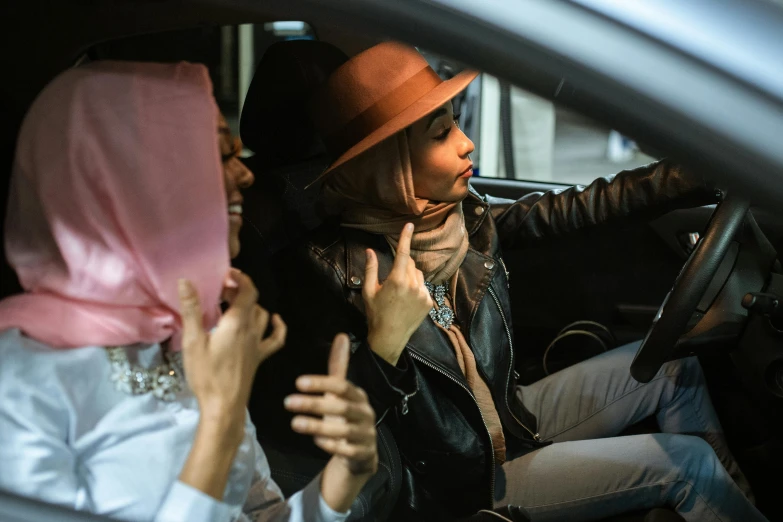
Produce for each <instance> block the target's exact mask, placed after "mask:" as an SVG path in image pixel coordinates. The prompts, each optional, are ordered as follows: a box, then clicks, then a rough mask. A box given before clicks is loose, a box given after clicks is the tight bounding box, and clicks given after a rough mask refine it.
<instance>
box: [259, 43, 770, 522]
mask: <svg viewBox="0 0 783 522" xmlns="http://www.w3.org/2000/svg"><path fill="white" fill-rule="evenodd" d="M475 76H476V73H475V72H470V71H466V72H463V73H461V74H459V75H457V76H456V77H454V78H453V79H451V80H448V81H441V80H440V78H439V77H438V76H437V74H436V73H435V72H434V71H433V70H432V69H431V68H430V67H429V66H428V65H427V63H426V61H425V60H424V59H423V58H422V57H421V56H420V55H419V54H418V53H417V52H416V50H415V49H412V48H410V47H407V46H404V45H401V44H395V43H384V44H380V45H377V46H375V47H373V48H371V49H369V50H367V51H365V52H363V53H361V54H359V55H357V56H355V57H353V58H352V59H351V60H349V61H348V62H347V63H345V64H344V65H343V66H341V67H340V68H338V69H337V70H336V71H335V72H334V73H333V74H332V75H331V77H330V78H329V80H328V81H327V83H326V85H325V87H324V89H323V90H322V92H320V93H319V95H318V96H316V98H315V99H314V101H313V105H312V107H313V111H312V112H313V119H314V121H315V124H316V127H317V128H318V129H319V131H320V133H321V135H322V137H323V139H324V142H325V143H326V145H327V147H328V148H329V150H330V152H332V153H333V154H334V156H335V157H336V158H337V159H336V160H335V161H334V162H333V163H332V165H331V166H330V167H329V169H328V170H327V171H326V173H325V179H324V189H323V190H324V197H325V200H326V202H327V205H328V206H329V207H330V208H331V209H332V210H333V212H334V213H335V214H336V215H337V216H339V223H336V224H333V225H325V226H324V227H322V228H321V229H320V230H318V231H316V233H314V234H313V236H312V237H311V238H310V241H309V242H308V243H307V244H306V245H303V246H302V247H301V248H299V249H298V250H297V251H296V252H295V253H293V254H292V255H291V256H290V257H287V258H286V259H285V263H284V268H283V274H282V276H283V282H284V286H283V287H284V288H287V290H288V291H287V292H284V294H285V301H284V303H283V306H282V308H281V310H280V311H281V313H282V315H283V316H284V317H286V320H287V321H288V323H289V325H290V330H289V331H290V335H289V342H288V348H287V350H285V351H284V353H281V354H280V355H279V356H277V357H276V359H277V360H276V361H272V362H271V363H270V365H269V366H268V368H267V369H272V368H275V370H272V371H279V372H284V371H286V368H288V369H289V371H291V369H294V368H295V370H296V373H301V372H302V371H307V372H308V373H318V372H319V371H320V372H321V373H322V372H323V368H324V367H325V365H326V360H327V356H328V352H329V350H328V348H329V341H330V340H331V339H332V338H333V337H334V335H335V333H337V332H340V331H345V332H349V334H350V336H351V338H352V341H353V344H352V350H353V355H352V357H351V368H350V370H349V375H350V377H351V379H352V380H353V381H354V382H355V383H356V384H358V385H360V386H361V387H362V388H364V389H365V390H367V392H368V394H369V396H370V400H371V402H372V404H373V406H374V408H375V410H376V415H377V417H378V418H379V419H382V422H386V423H388V424H389V425H390V427H391V428H392V430H393V432H394V433H395V437H396V439H397V442H398V444H399V447H400V451H401V453H402V455H403V461H404V462H405V464H406V466H407V471H406V474H405V477H406V480H405V483H406V484H405V486H404V488H403V498H402V499H401V501H402V502H403V503H405V504H408V505H410V506H411V508H412V510H413V511H416V512H418V513H419V514H420V515H421V517H422V518H425V519H426V520H434V519H439V518H445V519H448V517H454V516H461V515H465V514H470V513H472V512H475V511H477V510H479V509H483V508H491V507H492V506H493V504H496V505H497V504H503V505H506V504H514V505H521V506H523V507H525V508H527V510H528V511H529V512H530V513H531V515H532V516H533V518H534V519H535V520H537V521H538V520H571V521H575V520H595V519H598V518H603V517H606V516H610V515H612V514H615V513H621V512H627V511H631V510H634V509H640V508H646V507H653V506H660V505H667V506H670V507H672V508H674V509H676V510H677V511H678V512H679V513H680V514H681V515H682V516H683V517H685V518H686V519H687V520H689V521H690V520H693V521H696V520H698V521H706V520H710V521H718V520H720V521H730V520H733V521H740V520H742V521H756V520H764V517H763V516H762V515H761V514H760V513H759V512H758V511H757V510H756V508H755V507H753V505H752V503H751V502H750V501H749V500H748V495H750V491H749V487H748V485H747V481H746V480H745V479H744V477H743V476H742V473H741V472H740V470H739V468H738V466H737V464H736V462H735V461H734V459H733V457H732V456H731V454H730V452H729V450H728V448H727V447H726V443H725V441H724V438H723V435H722V430H721V427H720V424H719V422H718V419H717V417H716V414H715V411H714V410H713V407H712V404H711V402H710V399H709V397H708V394H707V391H706V388H705V384H704V378H703V376H702V373H701V369H700V367H699V364H698V362H697V361H696V359H694V358H691V359H683V360H679V361H674V362H670V363H668V364H666V365H664V367H663V368H662V369H661V371H660V373H659V374H658V376H657V377H656V378H655V379H653V380H652V381H651V382H650V383H648V384H638V383H637V382H636V381H634V380H633V379H632V378H631V376H630V374H629V371H628V368H629V366H630V362H631V359H632V357H633V354H634V352H635V350H636V348H637V346H638V345H636V344H634V345H629V346H625V347H621V348H618V349H616V350H612V351H610V352H608V353H606V354H604V355H601V356H599V357H596V358H593V359H590V360H588V361H585V362H584V363H581V364H578V365H575V366H573V367H571V368H568V369H566V370H563V371H561V372H558V373H556V374H554V375H551V376H549V377H547V378H545V379H543V380H542V381H539V382H537V383H534V384H532V385H530V386H517V385H516V384H515V379H514V377H513V375H514V357H515V354H514V351H513V350H512V343H513V339H512V329H511V324H510V323H509V318H510V303H509V293H508V274H507V273H506V270H505V265H504V264H503V259H502V249H503V248H511V247H515V246H519V245H522V244H524V243H525V242H528V241H531V240H535V239H538V238H542V237H547V236H554V235H560V234H564V233H567V232H571V231H574V230H577V229H581V228H586V227H588V226H595V225H598V224H603V223H608V222H612V221H617V220H619V219H622V218H625V217H628V216H631V215H632V214H634V213H640V212H642V211H644V212H645V215H649V214H655V213H663V212H666V211H668V210H671V209H673V208H675V207H677V206H689V205H691V206H692V205H698V204H704V203H707V202H710V201H712V200H713V199H714V191H711V190H708V189H707V188H706V187H705V186H704V184H703V183H702V182H701V181H700V180H695V179H693V178H692V177H690V176H686V174H685V172H683V171H682V170H681V169H680V168H679V167H678V166H676V165H673V164H671V163H669V162H667V161H661V162H657V163H653V164H650V165H647V166H645V167H641V168H639V169H635V170H632V171H626V172H621V173H620V174H618V175H616V176H615V177H613V178H602V179H598V180H596V181H595V182H593V183H592V184H591V185H589V186H588V187H572V188H569V189H566V190H563V191H552V192H548V193H543V194H542V193H537V194H530V195H527V196H525V197H523V198H522V199H520V200H518V201H509V200H502V199H497V198H492V197H480V196H478V195H477V194H476V193H474V192H471V191H470V187H469V183H468V182H469V179H470V176H471V175H472V163H471V159H470V153H471V152H472V151H473V143H472V142H471V141H470V140H469V139H468V138H467V137H466V136H465V135H464V134H463V133H462V131H461V130H460V129H459V127H458V126H457V124H456V118H455V115H454V114H453V112H452V107H451V103H450V101H449V100H451V98H453V97H454V96H455V95H456V94H458V93H459V92H460V91H461V90H463V89H464V88H465V87H466V86H467V85H468V83H470V81H472V80H473V78H475ZM406 223H410V225H406ZM404 227H405V228H404ZM409 237H410V238H411V240H410V247H409V248H408V247H407V245H408V243H409V241H408V240H409ZM425 288H426V291H425ZM427 315H429V317H427ZM517 349H518V348H517ZM270 402H274V401H270ZM649 415H656V416H657V420H658V422H659V424H660V427H661V431H663V432H664V433H661V434H652V435H638V436H630V437H621V438H605V437H612V436H615V435H617V434H618V433H620V432H621V431H622V430H623V429H624V428H625V427H627V426H629V425H630V424H633V423H635V422H637V421H639V420H641V419H643V418H645V417H647V416H649ZM681 433H688V434H692V435H697V436H689V435H679V434H681ZM705 441H706V442H705ZM408 516H409V517H410V518H409V519H413V518H414V515H413V514H409V515H408Z"/></svg>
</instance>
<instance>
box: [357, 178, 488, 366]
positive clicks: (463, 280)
mask: <svg viewBox="0 0 783 522" xmlns="http://www.w3.org/2000/svg"><path fill="white" fill-rule="evenodd" d="M463 211H464V214H465V227H466V228H467V230H468V235H469V237H470V248H469V249H468V253H467V254H466V256H465V260H464V261H463V263H462V266H461V267H460V270H459V272H458V275H457V286H456V296H455V299H454V300H455V303H454V307H455V312H456V315H457V318H458V320H459V325H460V328H462V331H463V333H464V334H465V336H466V338H468V339H470V337H469V336H470V335H471V322H472V321H473V318H474V315H475V313H476V310H477V308H478V305H479V303H481V301H482V299H483V298H484V295H485V294H486V291H487V287H488V286H489V283H490V281H492V278H493V277H494V276H495V272H496V271H497V270H498V269H499V267H498V262H497V261H496V260H495V259H494V257H493V255H492V254H493V253H494V252H495V247H496V245H494V237H495V236H496V234H494V233H493V232H494V231H493V230H486V231H485V230H483V229H486V228H487V227H490V228H493V227H494V223H493V222H492V220H487V215H488V214H489V205H488V204H487V203H485V202H484V201H483V200H482V199H481V198H480V197H479V196H478V194H476V193H475V192H473V191H472V190H471V192H470V193H469V194H468V197H467V198H465V200H464V201H463ZM342 233H343V235H344V237H345V281H344V284H345V286H346V288H347V289H348V290H349V291H350V290H353V292H351V294H352V295H350V296H349V300H351V302H352V303H353V304H354V306H356V308H357V309H358V310H359V311H360V312H361V313H362V314H363V315H364V314H365V310H364V300H363V299H362V295H361V289H362V287H363V285H364V270H365V266H366V257H365V253H364V251H365V249H366V248H372V249H374V250H375V252H376V255H377V257H378V279H379V280H380V281H383V280H385V279H386V278H387V277H388V276H389V272H391V269H392V265H393V263H394V256H393V254H392V251H391V247H390V246H389V244H388V243H387V242H386V240H385V239H384V237H383V236H381V235H376V234H369V233H367V232H363V231H359V230H355V229H348V228H343V229H342ZM437 330H438V328H437V327H436V326H435V324H434V323H432V321H430V320H429V319H425V320H424V323H423V324H422V327H419V328H418V329H417V331H416V333H415V334H414V335H413V336H412V337H411V340H410V342H409V348H410V349H412V350H413V351H415V352H417V353H418V354H419V355H421V356H422V357H425V358H427V359H429V360H430V361H431V362H434V363H436V364H438V365H440V366H442V367H444V368H447V369H450V370H452V371H453V372H454V373H455V374H456V375H461V372H460V370H459V366H457V364H456V359H455V357H454V353H453V350H452V348H451V346H449V345H448V344H447V343H442V342H428V341H427V340H428V339H433V337H432V336H433V335H436V336H437V337H434V338H442V336H441V334H440V332H438V331H437Z"/></svg>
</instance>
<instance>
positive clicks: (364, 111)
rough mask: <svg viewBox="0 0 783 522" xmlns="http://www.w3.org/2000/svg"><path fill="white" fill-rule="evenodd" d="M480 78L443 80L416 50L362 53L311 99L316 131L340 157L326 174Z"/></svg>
mask: <svg viewBox="0 0 783 522" xmlns="http://www.w3.org/2000/svg"><path fill="white" fill-rule="evenodd" d="M477 75H478V72H476V71H470V70H466V71H462V72H461V73H459V74H457V75H456V76H455V77H454V78H452V79H450V80H446V81H443V80H441V78H440V76H438V73H436V72H435V71H434V70H433V69H432V67H430V66H429V64H428V63H427V60H425V59H424V57H423V56H422V55H421V54H419V52H418V51H417V50H416V49H414V48H413V47H410V46H408V45H404V44H401V43H397V42H384V43H380V44H378V45H376V46H374V47H371V48H369V49H367V50H366V51H363V52H361V53H359V54H357V55H356V56H354V57H353V58H351V59H350V60H348V61H347V62H345V63H344V64H343V65H341V66H340V67H338V68H337V69H336V70H335V71H334V72H333V73H332V74H331V76H329V79H328V80H327V81H326V83H325V84H324V86H323V87H322V88H321V89H320V90H319V91H318V92H317V93H316V94H315V96H313V98H312V100H311V106H310V113H311V116H312V119H313V123H314V125H315V128H316V130H317V131H318V133H319V134H320V135H321V138H322V139H323V141H324V144H325V145H326V148H327V150H328V151H329V153H330V154H332V156H333V157H334V158H336V159H335V160H334V161H333V162H332V164H331V165H329V167H328V168H327V169H326V170H325V171H324V174H326V173H327V172H330V171H331V170H333V169H335V168H337V167H339V166H340V165H342V164H343V163H345V162H346V161H348V160H350V159H352V158H355V157H356V156H358V155H359V154H361V153H362V152H364V151H366V150H367V149H369V148H370V147H373V146H374V145H377V144H378V143H380V142H381V141H383V140H385V139H386V138H388V137H390V136H392V135H394V134H395V133H397V132H399V131H401V130H402V129H404V128H406V127H408V126H409V125H411V124H412V123H414V122H415V121H417V120H419V119H421V118H423V117H424V116H426V115H428V114H430V113H431V112H433V111H435V110H436V109H438V107H440V106H441V105H443V104H444V103H446V102H447V101H449V100H451V99H452V98H454V97H455V96H456V95H457V94H459V93H460V92H461V91H463V90H464V89H465V88H466V87H467V86H468V84H469V83H470V82H471V81H473V79H474V78H476V76H477Z"/></svg>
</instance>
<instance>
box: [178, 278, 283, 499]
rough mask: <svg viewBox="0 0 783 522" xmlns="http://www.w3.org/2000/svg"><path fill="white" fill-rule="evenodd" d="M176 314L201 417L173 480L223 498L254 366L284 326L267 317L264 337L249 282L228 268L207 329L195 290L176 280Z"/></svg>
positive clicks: (276, 345)
mask: <svg viewBox="0 0 783 522" xmlns="http://www.w3.org/2000/svg"><path fill="white" fill-rule="evenodd" d="M179 298H180V315H181V316H182V363H183V365H184V367H185V377H187V380H188V385H189V386H190V389H191V390H192V391H193V394H194V395H195V396H196V400H198V406H199V410H200V414H201V417H200V418H199V423H198V428H197V429H196V434H195V437H194V439H193V444H192V446H191V448H190V453H189V454H188V458H187V460H186V461H185V465H184V466H183V467H182V471H181V472H180V474H179V480H180V481H181V482H182V483H184V484H187V485H189V486H191V487H193V488H195V489H198V490H199V491H202V492H204V493H206V494H207V495H210V496H211V497H213V498H216V499H217V500H223V493H224V491H225V489H226V484H227V483H228V476H229V473H230V472H231V466H232V463H233V462H234V457H235V456H236V452H237V449H238V448H239V445H240V444H241V443H242V439H243V438H244V437H245V417H246V415H247V414H246V413H245V412H246V411H247V401H248V399H249V398H250V390H251V388H252V385H253V377H255V374H256V370H257V369H258V365H260V364H261V363H262V362H263V361H264V359H266V358H267V357H269V356H270V355H272V354H273V353H274V352H276V351H277V350H279V349H280V347H281V346H283V343H284V342H285V334H286V327H285V324H284V323H283V321H282V320H281V319H280V317H279V316H277V315H273V316H272V325H273V329H272V333H271V334H270V335H269V336H268V337H266V338H265V337H264V332H265V331H266V327H267V324H268V322H269V313H267V311H266V310H264V309H263V308H261V307H260V306H258V305H257V304H256V299H257V298H258V292H257V291H256V287H255V285H254V284H253V282H252V281H251V280H250V278H249V277H247V276H246V275H245V274H243V273H242V272H240V271H239V270H232V271H231V273H230V274H229V276H228V279H227V280H226V284H225V286H224V288H223V300H224V301H227V302H228V303H229V307H228V310H226V312H225V313H224V314H223V315H222V316H221V317H220V320H219V321H218V324H217V326H216V327H215V329H214V330H212V332H207V331H206V330H204V322H203V314H202V312H201V303H200V302H199V298H198V293H197V292H196V289H195V288H194V287H193V285H192V284H191V283H190V282H189V281H186V280H180V282H179Z"/></svg>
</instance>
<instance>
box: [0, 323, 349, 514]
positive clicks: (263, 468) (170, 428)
mask: <svg viewBox="0 0 783 522" xmlns="http://www.w3.org/2000/svg"><path fill="white" fill-rule="evenodd" d="M126 353H127V355H128V358H129V360H130V361H131V362H132V363H134V364H137V365H139V366H142V367H145V368H152V367H155V366H157V365H159V364H161V363H162V362H163V361H162V356H161V350H160V346H159V345H157V344H155V345H151V346H149V345H143V346H135V347H132V348H131V349H127V350H126ZM184 388H185V389H184V390H183V391H181V392H178V393H177V394H176V398H175V400H174V401H172V402H164V401H161V400H159V399H156V398H155V397H154V396H153V395H152V394H151V393H147V394H145V395H130V394H127V393H124V392H121V391H118V390H117V389H116V388H115V385H114V382H113V381H112V367H111V364H110V362H109V358H108V355H107V351H106V350H105V349H104V348H102V347H85V348H77V349H72V350H54V349H51V348H50V347H48V346H46V345H43V344H41V343H39V342H37V341H34V340H32V339H30V338H28V337H25V336H24V335H22V334H21V333H20V332H19V330H16V329H13V330H6V331H4V332H0V489H3V490H7V491H9V492H12V493H17V494H19V495H23V496H27V497H32V498H37V499H40V500H43V501H46V502H49V503H52V504H59V505H62V506H68V507H71V508H73V509H77V510H84V511H89V512H92V513H96V514H102V515H107V516H110V517H114V518H116V519H119V520H128V521H160V522H164V521H165V522H169V521H171V522H179V521H182V522H202V521H203V522H207V521H209V522H224V521H225V522H228V521H258V522H262V521H263V522H283V521H287V522H305V521H306V522H343V521H344V520H345V519H346V518H347V516H348V513H338V512H335V511H334V510H332V509H331V508H330V507H329V506H328V505H327V504H326V502H325V501H324V500H323V498H322V497H321V494H320V475H319V476H318V477H316V478H315V479H314V480H313V481H312V482H311V483H310V484H309V485H308V486H307V487H306V488H304V489H303V490H302V491H299V492H298V493H296V494H295V495H293V496H292V497H291V498H289V499H288V500H285V499H284V498H283V496H282V494H281V492H280V489H279V488H278V486H277V484H275V483H274V481H273V480H272V478H271V476H270V470H269V464H268V463H267V460H266V456H265V455H264V452H263V451H262V449H261V446H260V445H259V444H258V442H257V441H256V430H255V427H254V426H253V423H252V422H251V421H250V417H249V416H248V417H247V420H246V422H245V438H244V441H243V442H242V444H241V445H240V447H239V450H238V451H237V456H236V458H235V459H234V464H233V466H232V468H231V473H230V476H229V480H228V485H227V486H226V490H225V493H224V495H223V501H222V502H220V501H217V500H215V499H214V498H212V497H210V496H209V495H206V494H205V493H202V492H201V491H198V490H196V489H194V488H192V487H190V486H187V485H185V484H183V483H181V482H179V481H178V480H177V477H178V476H179V473H180V470H181V469H182V467H183V465H184V463H185V460H186V459H187V456H188V453H189V451H190V447H191V444H192V443H193V438H194V436H195V432H196V426H197V425H198V420H199V410H198V404H197V402H196V398H195V397H194V396H193V394H192V392H191V391H190V390H189V389H188V388H187V386H185V387H184Z"/></svg>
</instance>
